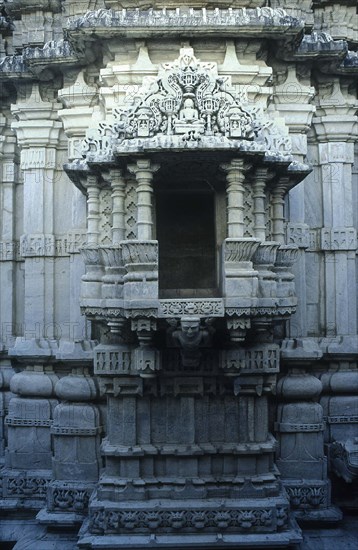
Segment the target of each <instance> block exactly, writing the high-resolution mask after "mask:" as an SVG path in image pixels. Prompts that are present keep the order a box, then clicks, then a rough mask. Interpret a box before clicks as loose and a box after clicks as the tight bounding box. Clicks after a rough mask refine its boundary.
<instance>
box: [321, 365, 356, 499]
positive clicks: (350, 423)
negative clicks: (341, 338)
mask: <svg viewBox="0 0 358 550" xmlns="http://www.w3.org/2000/svg"><path fill="white" fill-rule="evenodd" d="M335 369H336V365H335V364H332V367H331V370H329V371H328V372H325V373H323V374H321V375H320V379H321V382H322V385H323V391H322V396H321V400H320V403H321V405H322V407H323V411H324V417H325V421H326V431H325V445H326V450H327V456H328V467H329V470H330V471H331V472H334V473H335V474H336V476H338V478H340V479H339V483H338V484H337V485H338V487H337V493H338V495H339V500H340V501H341V502H342V505H345V506H348V507H350V506H353V507H356V506H357V493H358V491H357V489H358V461H357V456H358V441H357V424H358V399H357V394H358V371H357V368H356V366H355V363H354V362H352V363H351V364H350V365H349V363H346V362H345V363H344V364H343V365H342V366H341V368H340V369H339V371H338V372H335ZM342 480H343V481H342ZM344 482H345V483H344ZM346 483H347V484H349V485H346Z"/></svg>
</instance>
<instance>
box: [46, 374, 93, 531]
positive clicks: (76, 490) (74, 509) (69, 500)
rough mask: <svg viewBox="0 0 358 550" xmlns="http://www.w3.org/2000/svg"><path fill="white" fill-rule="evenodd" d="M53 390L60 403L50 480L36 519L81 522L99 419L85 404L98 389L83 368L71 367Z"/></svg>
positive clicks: (90, 488) (89, 488)
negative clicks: (44, 503)
mask: <svg viewBox="0 0 358 550" xmlns="http://www.w3.org/2000/svg"><path fill="white" fill-rule="evenodd" d="M55 391H56V395H57V397H58V398H59V399H61V402H60V403H59V404H58V405H57V406H56V408H55V410H54V415H53V424H52V427H51V434H52V437H53V449H54V451H53V453H54V454H53V459H52V480H51V483H50V485H49V488H48V494H47V509H43V510H41V512H40V513H39V515H38V519H39V520H40V521H41V522H42V523H47V524H49V525H51V524H56V523H58V524H61V523H62V524H64V523H65V524H67V525H71V524H76V523H80V522H82V521H83V519H84V516H85V514H86V511H87V507H88V501H89V497H90V495H91V493H92V491H93V489H94V487H95V483H96V481H97V480H98V475H99V469H100V453H99V444H100V432H101V422H100V417H99V411H98V409H97V407H96V405H94V404H93V403H87V402H88V401H93V400H95V399H96V397H97V388H96V385H95V382H94V380H93V379H92V378H91V377H90V376H88V374H86V373H85V372H83V369H74V371H73V372H72V374H70V375H69V376H65V377H64V378H61V379H60V380H59V381H58V382H57V384H56V387H55ZM64 514H65V516H64Z"/></svg>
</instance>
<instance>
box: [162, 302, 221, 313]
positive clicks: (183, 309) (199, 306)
mask: <svg viewBox="0 0 358 550" xmlns="http://www.w3.org/2000/svg"><path fill="white" fill-rule="evenodd" d="M181 315H202V316H205V317H223V316H224V304H223V301H222V300H221V299H220V298H218V299H205V300H195V299H193V300H180V299H179V300H160V302H159V317H177V316H181Z"/></svg>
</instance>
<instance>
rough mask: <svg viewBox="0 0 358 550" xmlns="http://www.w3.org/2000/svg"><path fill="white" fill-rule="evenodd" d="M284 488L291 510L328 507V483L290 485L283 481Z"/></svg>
mask: <svg viewBox="0 0 358 550" xmlns="http://www.w3.org/2000/svg"><path fill="white" fill-rule="evenodd" d="M283 483H284V486H285V489H286V491H287V494H288V496H289V499H290V503H291V506H292V508H293V509H296V510H297V509H298V510H299V509H302V510H306V511H307V509H312V508H313V509H316V508H318V507H322V508H323V507H325V506H328V505H329V502H330V495H329V486H328V482H322V483H312V484H310V483H305V482H302V483H294V482H292V483H290V482H289V481H286V480H284V482H283Z"/></svg>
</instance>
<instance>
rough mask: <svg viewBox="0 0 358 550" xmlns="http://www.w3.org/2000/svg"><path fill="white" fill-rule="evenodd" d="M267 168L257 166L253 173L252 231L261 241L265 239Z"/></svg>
mask: <svg viewBox="0 0 358 550" xmlns="http://www.w3.org/2000/svg"><path fill="white" fill-rule="evenodd" d="M267 172H268V170H267V168H258V169H257V170H256V173H255V180H254V183H253V186H252V187H253V199H254V232H255V237H256V238H257V239H260V241H261V242H263V241H265V240H266V208H265V201H266V194H265V188H266V180H267Z"/></svg>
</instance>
